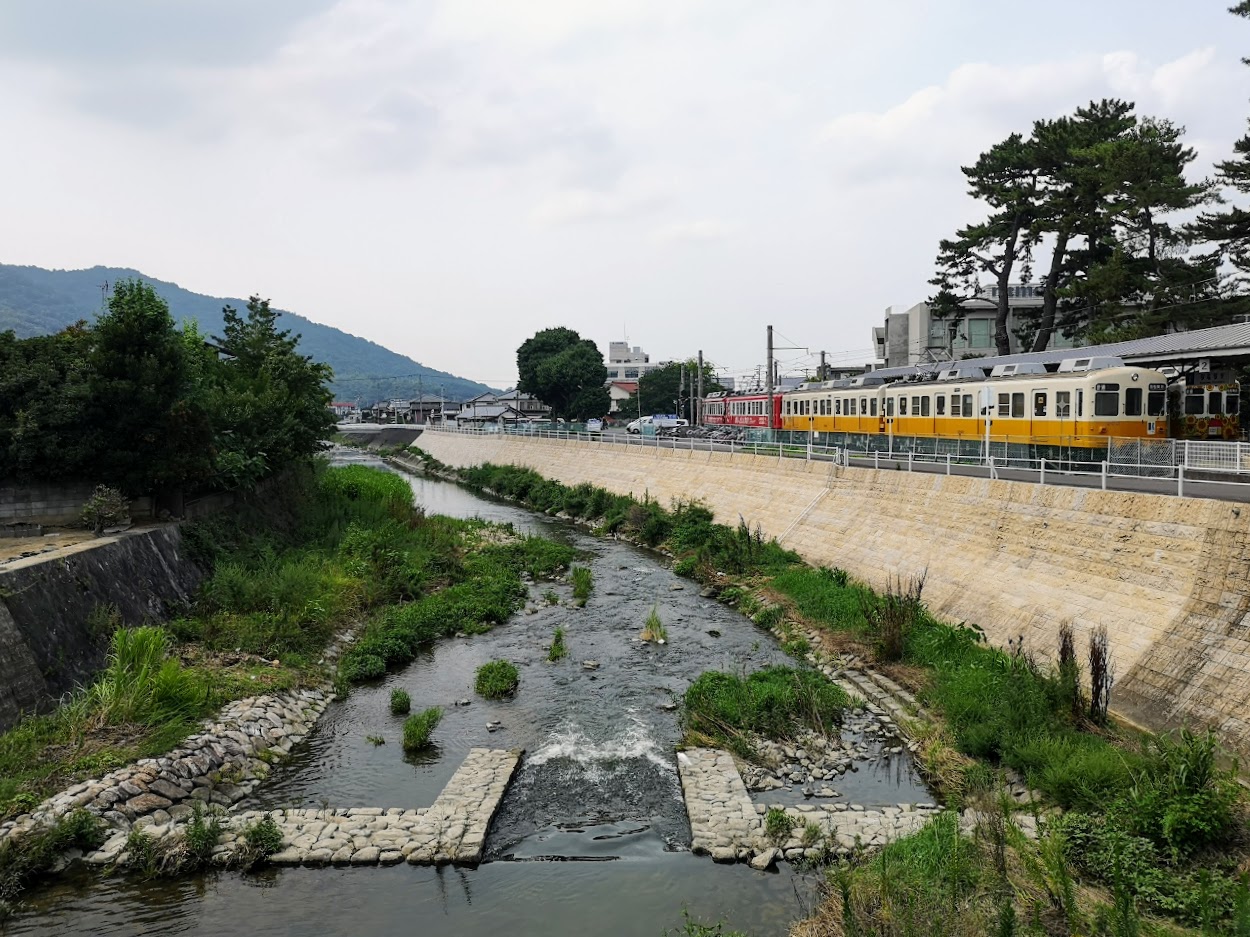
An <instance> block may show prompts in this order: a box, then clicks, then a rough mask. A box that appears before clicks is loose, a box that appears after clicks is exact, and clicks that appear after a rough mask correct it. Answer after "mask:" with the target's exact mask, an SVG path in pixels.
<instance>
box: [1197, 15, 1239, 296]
mask: <svg viewBox="0 0 1250 937" xmlns="http://www.w3.org/2000/svg"><path fill="white" fill-rule="evenodd" d="M1229 12H1230V13H1233V14H1235V15H1237V16H1244V17H1246V18H1248V19H1250V0H1243V2H1241V3H1238V4H1237V5H1235V6H1233V7H1230V8H1229ZM1242 61H1243V62H1245V63H1246V64H1247V65H1250V59H1242ZM1233 154H1234V155H1233V158H1232V159H1228V160H1224V161H1223V162H1220V163H1216V164H1215V170H1216V173H1215V181H1216V183H1217V184H1219V185H1222V186H1226V187H1228V188H1230V189H1232V190H1233V191H1235V192H1237V193H1239V194H1241V195H1250V133H1248V134H1246V135H1245V136H1243V137H1242V138H1241V139H1240V140H1238V141H1237V142H1236V143H1234V144H1233ZM1191 233H1192V234H1193V235H1194V236H1195V237H1196V238H1199V239H1201V240H1204V241H1208V242H1211V243H1213V244H1215V245H1216V248H1217V251H1218V254H1219V256H1220V258H1221V259H1225V260H1228V261H1230V262H1231V263H1232V265H1233V267H1234V269H1236V270H1237V272H1238V279H1239V281H1240V282H1238V283H1235V284H1234V289H1235V290H1236V291H1237V292H1239V293H1245V291H1246V287H1247V285H1248V284H1247V280H1248V278H1250V210H1247V209H1245V208H1241V207H1239V206H1236V205H1234V206H1231V207H1229V208H1227V209H1225V210H1224V211H1220V212H1204V213H1203V214H1202V215H1200V216H1199V218H1198V221H1197V222H1196V223H1195V224H1194V226H1193V228H1192V230H1191ZM1230 311H1231V310H1230Z"/></svg>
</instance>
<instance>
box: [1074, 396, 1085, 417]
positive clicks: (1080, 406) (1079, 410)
mask: <svg viewBox="0 0 1250 937" xmlns="http://www.w3.org/2000/svg"><path fill="white" fill-rule="evenodd" d="M1084 415H1085V391H1083V390H1078V391H1077V392H1076V416H1077V419H1080V418H1081V417H1083V416H1084Z"/></svg>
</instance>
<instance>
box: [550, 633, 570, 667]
mask: <svg viewBox="0 0 1250 937" xmlns="http://www.w3.org/2000/svg"><path fill="white" fill-rule="evenodd" d="M568 656H569V649H568V647H566V646H565V643H564V629H563V628H556V632H555V634H553V635H552V636H551V646H550V647H548V648H547V660H549V661H551V662H552V663H555V662H556V661H559V660H564V658H566V657H568Z"/></svg>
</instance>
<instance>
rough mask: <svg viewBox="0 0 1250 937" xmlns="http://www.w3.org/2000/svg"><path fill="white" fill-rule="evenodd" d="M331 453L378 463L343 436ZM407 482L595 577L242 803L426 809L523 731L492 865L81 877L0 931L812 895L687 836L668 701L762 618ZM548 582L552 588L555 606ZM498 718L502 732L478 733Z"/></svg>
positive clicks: (618, 927) (367, 920) (225, 924)
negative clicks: (419, 748) (546, 546)
mask: <svg viewBox="0 0 1250 937" xmlns="http://www.w3.org/2000/svg"><path fill="white" fill-rule="evenodd" d="M337 457H338V458H340V459H342V460H344V461H348V460H350V461H362V460H363V461H369V462H371V463H374V464H380V463H376V460H373V459H372V458H371V457H367V456H362V455H360V454H357V453H352V452H350V451H348V452H344V453H342V454H341V455H338V456H337ZM410 481H411V484H412V486H413V489H414V493H415V496H416V500H417V502H418V503H419V504H421V505H422V506H424V508H425V509H426V511H427V513H431V514H447V515H452V516H456V517H481V518H483V519H486V520H491V521H499V522H506V523H511V524H513V525H514V526H515V527H516V529H518V530H519V531H523V532H526V533H541V534H543V535H545V536H548V537H552V538H555V539H559V540H561V541H563V542H566V543H569V544H571V545H572V546H574V547H575V548H576V549H577V550H578V551H579V552H580V553H581V558H580V559H579V562H581V563H583V564H585V565H588V566H590V568H591V569H592V571H593V573H594V593H593V594H592V596H591V597H590V600H589V601H588V602H587V604H586V607H585V608H581V609H578V608H574V607H572V595H571V591H572V590H571V587H570V586H569V585H567V584H563V583H557V584H554V585H552V584H547V583H539V584H535V585H533V586H532V587H531V597H530V601H529V603H528V606H527V608H526V611H525V612H524V613H522V614H518V615H516V616H515V617H514V618H513V619H512V620H511V621H509V622H508V623H506V624H504V625H502V626H500V627H498V628H496V629H495V630H493V631H492V632H490V633H489V634H486V635H478V636H474V637H472V638H463V639H451V640H447V641H443V642H440V643H439V644H438V645H436V646H435V647H433V648H432V649H430V651H429V652H427V653H426V654H424V655H423V656H422V657H420V658H419V659H417V660H416V661H414V662H413V663H412V664H411V665H409V666H408V667H407V668H405V669H404V670H403V671H401V672H397V673H394V674H391V675H388V676H387V677H386V678H384V679H382V680H380V681H378V682H377V683H375V684H373V685H369V686H364V687H358V688H355V689H354V690H353V692H352V694H351V695H350V697H349V698H348V699H347V700H346V701H345V702H343V703H337V704H333V705H332V706H331V707H330V708H329V709H328V710H327V711H326V713H325V715H324V716H323V717H322V719H321V721H320V722H319V723H318V725H317V727H316V729H315V730H314V731H313V733H312V734H311V735H310V736H309V738H308V739H307V740H306V741H305V742H304V743H303V744H302V745H300V746H299V747H297V748H296V749H295V750H294V751H293V752H292V757H291V759H290V760H289V761H288V762H286V763H285V764H283V765H282V766H281V767H280V768H278V769H276V770H275V772H274V775H273V777H272V778H271V779H270V780H269V781H268V782H267V783H266V784H265V785H264V786H263V787H262V788H261V789H260V790H259V791H258V792H257V794H256V795H254V798H253V803H254V804H255V805H260V806H265V807H286V806H310V807H316V806H321V805H330V806H338V807H346V806H378V807H405V808H409V807H421V806H426V805H428V804H430V803H432V802H433V801H434V799H435V798H436V797H437V795H438V793H439V791H440V790H441V789H442V787H443V785H444V784H445V783H446V781H447V780H448V778H450V777H451V775H452V773H453V772H454V771H455V770H456V768H457V767H458V766H459V764H460V762H461V760H462V759H463V757H464V755H465V754H466V753H467V751H468V750H469V749H470V748H472V747H479V746H484V747H492V748H523V749H524V750H525V751H526V753H527V754H526V756H525V758H524V760H523V762H522V766H521V768H520V770H519V772H518V774H517V777H516V779H515V780H514V782H513V784H512V786H511V788H510V789H509V791H508V794H507V795H506V796H505V798H504V802H503V804H502V806H501V809H500V812H499V815H498V816H497V818H496V821H495V824H494V825H493V827H492V829H491V833H490V836H489V838H488V842H487V856H488V859H490V860H496V861H487V862H485V863H484V864H483V865H481V866H480V867H479V868H476V869H454V868H443V869H431V868H420V867H408V866H398V867H395V868H358V869H331V868H325V869H298V868H297V869H283V870H270V871H267V872H266V873H264V874H263V875H259V876H241V875H237V874H220V875H206V876H199V877H192V878H187V879H183V880H179V881H176V882H147V883H143V882H138V881H135V880H133V879H128V878H117V879H111V880H96V879H92V878H90V877H86V876H84V877H82V878H80V879H76V880H69V881H65V882H61V883H58V884H57V885H56V886H54V887H53V888H50V889H48V890H46V891H44V892H42V893H40V894H38V895H37V896H34V898H33V900H32V904H33V905H34V907H33V908H32V912H33V913H31V914H27V915H23V916H21V917H19V918H17V919H15V920H14V921H13V922H11V923H10V925H9V926H8V929H7V930H5V928H4V926H3V925H0V932H3V933H12V934H34V933H64V934H171V933H177V934H219V933H220V934H233V933H239V932H241V931H246V932H252V933H265V934H291V935H295V934H304V933H310V932H316V933H318V934H327V935H328V934H339V933H342V934H369V933H376V934H386V933H398V932H400V931H404V932H413V931H416V932H418V933H422V934H444V933H446V934H495V933H499V932H501V931H506V932H508V933H511V934H515V935H528V934H535V935H537V934H543V935H548V934H564V933H597V934H644V935H659V934H662V933H664V932H665V930H666V929H667V928H676V927H679V926H680V924H681V915H682V910H683V908H688V909H689V910H690V912H691V914H692V915H695V916H697V917H700V918H702V919H704V920H709V921H715V920H726V921H727V922H728V924H729V925H730V926H732V927H734V928H738V929H742V930H746V931H748V932H750V933H752V934H756V935H767V934H783V933H785V932H786V930H787V928H788V925H789V924H790V923H791V922H792V921H793V920H795V919H796V918H798V917H800V916H802V915H803V914H804V913H806V912H808V911H809V910H810V908H811V906H812V905H813V904H814V903H815V901H816V897H815V891H816V883H815V881H814V879H812V878H810V877H804V876H800V875H796V874H794V873H792V872H791V871H790V870H789V868H788V867H785V866H783V869H782V871H781V872H780V873H759V872H753V871H751V870H750V869H748V868H746V867H745V866H733V867H726V866H718V865H714V864H713V863H712V862H711V861H710V860H708V859H707V858H701V857H696V856H693V855H691V854H690V853H689V852H688V851H687V846H688V843H689V838H690V829H689V824H688V822H687V820H686V814H685V808H684V806H683V803H682V798H681V786H680V783H679V780H678V776H677V771H676V759H675V755H674V746H675V745H676V743H677V741H678V739H679V737H680V726H679V713H678V711H677V706H676V703H677V702H678V701H679V699H680V697H681V694H682V692H683V691H684V690H685V688H686V687H687V686H688V685H689V683H690V682H691V681H692V680H693V679H694V678H695V677H697V676H698V675H699V674H700V673H701V672H703V671H704V670H708V669H722V670H733V671H750V670H754V669H758V668H759V667H762V666H766V665H768V664H770V663H781V662H784V661H786V660H787V658H786V657H785V656H784V655H783V654H782V652H781V651H780V650H779V649H778V647H777V645H776V643H775V642H774V641H773V639H772V638H771V636H769V635H767V634H766V633H764V632H763V631H761V630H759V629H758V628H756V627H755V626H754V625H753V624H752V623H751V622H750V621H749V620H748V619H746V618H744V617H743V616H741V615H739V614H737V613H736V612H734V611H732V610H730V609H728V608H725V607H724V606H722V605H720V604H719V603H717V602H715V601H714V600H712V599H710V598H705V597H701V596H700V594H699V589H698V587H697V585H695V584H693V583H691V582H689V581H688V580H683V579H680V578H679V577H677V576H675V575H674V574H673V573H672V572H671V571H670V570H669V569H668V568H666V566H665V565H664V564H663V563H662V562H661V558H659V557H657V556H656V555H655V554H652V553H649V552H646V551H643V550H640V549H637V548H635V547H632V546H630V545H628V544H625V543H623V542H619V541H614V540H601V539H596V538H594V537H591V536H589V535H587V534H585V533H582V532H581V531H579V530H577V529H576V528H575V527H573V526H572V525H570V524H568V523H566V522H563V521H558V520H555V519H552V518H547V517H543V516H540V515H536V514H534V513H533V512H529V511H526V510H524V509H521V508H518V507H515V506H513V505H510V504H505V503H499V502H495V501H492V500H488V499H484V498H480V497H477V496H475V495H473V494H470V493H468V492H466V491H464V490H463V489H461V488H458V487H457V486H455V485H451V484H448V483H445V482H439V481H433V480H428V479H423V478H416V477H411V478H410ZM549 591H550V592H554V593H555V597H556V598H557V599H558V604H548V599H547V598H546V597H545V596H544V594H545V593H547V592H549ZM653 607H654V608H655V609H656V610H657V611H658V613H659V615H660V617H661V618H662V619H663V621H664V623H665V626H666V628H667V630H668V635H669V641H668V643H667V644H666V645H664V646H655V645H651V644H647V643H644V642H642V641H641V640H639V633H640V631H641V628H642V622H643V620H644V619H645V618H646V616H647V613H648V612H649V611H650V610H651V609H652V608H653ZM557 626H561V627H563V628H564V630H565V633H566V643H567V645H568V648H569V657H568V658H567V659H565V660H564V661H562V662H559V663H556V664H552V663H548V662H547V660H546V653H547V647H548V645H549V644H550V641H551V637H552V634H553V632H554V630H555V628H556V627H557ZM492 658H506V659H508V660H510V661H512V662H513V663H514V664H516V666H517V667H518V669H519V670H520V689H519V691H518V693H517V695H516V698H515V699H513V700H510V701H503V702H489V701H486V700H483V699H481V698H479V697H477V696H475V695H474V693H473V688H472V683H473V674H474V671H475V669H476V668H477V667H478V665H480V664H481V663H483V662H485V661H487V660H490V659H492ZM587 661H592V662H594V666H590V665H587V664H586V663H585V662H587ZM396 687H403V688H404V689H406V690H408V692H409V693H410V694H411V696H412V705H413V708H414V710H415V709H422V708H425V707H427V706H441V707H443V708H444V717H443V721H442V723H441V724H440V725H439V727H438V729H437V731H436V733H435V739H436V741H437V748H436V749H435V750H434V751H433V752H432V753H429V754H427V755H423V756H420V757H409V756H405V755H404V754H403V751H402V749H401V747H400V745H399V740H400V726H401V722H402V719H401V718H400V717H397V716H392V715H391V714H390V712H389V707H388V701H389V697H390V692H391V690H392V689H394V688H396ZM460 701H467V702H468V705H457V703H458V702H460ZM493 723H500V724H502V728H498V729H495V730H493V731H492V730H490V729H488V724H493ZM369 736H379V737H381V738H383V739H385V744H382V745H375V744H373V743H371V742H370V741H369V740H368V737H369ZM836 786H837V789H838V792H839V794H840V799H842V800H845V801H847V802H848V803H849V802H854V803H857V804H863V805H866V806H871V805H876V804H895V803H900V802H916V801H927V800H928V799H929V797H928V794H927V793H926V792H925V791H924V789H923V787H921V786H920V785H919V783H918V782H917V780H916V778H915V775H914V772H913V771H912V769H911V766H910V763H909V762H908V761H907V760H906V758H905V757H903V758H900V757H899V756H894V757H893V758H889V759H886V758H882V759H881V760H879V761H878V760H870V761H869V762H867V763H865V764H863V765H862V766H861V767H860V769H859V770H858V771H856V772H853V773H848V774H846V775H844V776H843V777H841V778H840V779H839V780H838V781H837V784H836ZM802 799H803V798H802V794H801V792H800V791H798V790H794V791H791V790H781V791H775V792H770V793H769V794H766V795H760V801H761V802H773V801H777V800H784V801H789V802H794V801H795V800H802Z"/></svg>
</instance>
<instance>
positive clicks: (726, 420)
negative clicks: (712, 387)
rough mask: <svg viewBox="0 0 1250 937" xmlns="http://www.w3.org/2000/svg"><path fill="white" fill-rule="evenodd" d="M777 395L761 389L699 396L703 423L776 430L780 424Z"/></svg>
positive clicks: (779, 399)
mask: <svg viewBox="0 0 1250 937" xmlns="http://www.w3.org/2000/svg"><path fill="white" fill-rule="evenodd" d="M781 396H782V395H781V394H779V393H774V394H773V395H772V399H771V400H770V399H769V396H768V394H766V393H764V392H763V391H755V392H748V393H739V392H737V391H732V390H722V391H716V392H714V393H711V394H708V395H707V396H706V397H705V398H703V423H704V424H705V425H707V426H736V427H739V428H741V429H776V428H777V427H778V426H780V425H781Z"/></svg>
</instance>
